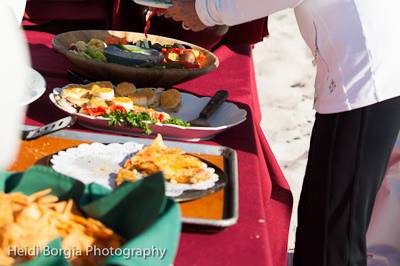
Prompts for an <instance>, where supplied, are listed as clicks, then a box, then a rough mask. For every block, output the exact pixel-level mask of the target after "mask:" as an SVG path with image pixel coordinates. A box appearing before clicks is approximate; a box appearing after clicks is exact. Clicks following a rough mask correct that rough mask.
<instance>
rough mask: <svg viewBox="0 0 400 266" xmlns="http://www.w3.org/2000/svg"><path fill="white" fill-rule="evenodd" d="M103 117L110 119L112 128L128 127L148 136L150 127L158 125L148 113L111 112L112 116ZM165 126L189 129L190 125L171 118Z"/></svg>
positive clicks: (109, 122) (165, 122)
mask: <svg viewBox="0 0 400 266" xmlns="http://www.w3.org/2000/svg"><path fill="white" fill-rule="evenodd" d="M103 117H105V118H108V119H109V120H108V124H109V125H110V126H121V125H126V126H129V127H134V128H140V129H142V130H143V133H144V134H146V135H150V134H151V129H150V125H154V124H156V123H157V121H155V120H154V119H152V118H151V117H150V115H149V114H148V113H145V112H141V113H134V112H132V111H130V112H123V111H120V110H116V111H113V112H111V113H110V114H107V115H104V116H103ZM163 124H171V125H178V126H183V127H189V126H190V124H189V123H188V122H185V121H183V120H181V119H179V118H175V117H171V118H170V119H168V120H166V121H164V122H163Z"/></svg>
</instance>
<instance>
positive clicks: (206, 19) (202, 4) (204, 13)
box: [196, 0, 223, 27]
mask: <svg viewBox="0 0 400 266" xmlns="http://www.w3.org/2000/svg"><path fill="white" fill-rule="evenodd" d="M215 1H218V0H196V12H197V15H198V16H199V19H200V20H201V22H203V24H204V25H206V26H208V27H211V26H215V25H223V23H222V21H219V20H218V19H217V18H215V14H218V13H217V12H216V11H217V10H216V8H215Z"/></svg>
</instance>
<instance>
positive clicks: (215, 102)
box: [189, 90, 229, 127]
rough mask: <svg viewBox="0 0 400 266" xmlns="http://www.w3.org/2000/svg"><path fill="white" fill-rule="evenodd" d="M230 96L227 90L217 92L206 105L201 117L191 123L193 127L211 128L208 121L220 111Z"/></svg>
mask: <svg viewBox="0 0 400 266" xmlns="http://www.w3.org/2000/svg"><path fill="white" fill-rule="evenodd" d="M228 96H229V94H228V91H226V90H219V91H217V92H216V93H215V94H214V96H213V97H211V99H210V101H209V102H208V103H207V104H206V106H205V107H204V108H203V110H202V111H201V112H200V114H199V117H198V118H196V119H193V120H192V121H190V122H189V123H190V125H191V126H195V127H209V126H210V124H209V123H208V119H209V118H210V117H211V116H212V115H213V114H214V113H215V111H217V110H218V108H219V107H220V106H221V105H222V104H223V103H224V102H225V100H226V99H227V98H228Z"/></svg>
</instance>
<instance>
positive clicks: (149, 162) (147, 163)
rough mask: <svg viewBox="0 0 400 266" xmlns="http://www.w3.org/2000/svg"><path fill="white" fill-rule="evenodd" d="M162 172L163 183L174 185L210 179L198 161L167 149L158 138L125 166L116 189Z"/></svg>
mask: <svg viewBox="0 0 400 266" xmlns="http://www.w3.org/2000/svg"><path fill="white" fill-rule="evenodd" d="M160 171H162V172H163V174H164V177H165V179H166V180H167V181H168V182H170V183H173V184H195V183H198V182H201V181H205V180H207V179H209V178H210V177H211V176H212V174H210V172H209V171H207V165H206V164H205V163H203V162H202V161H201V160H200V159H199V158H197V157H195V156H192V155H189V154H187V153H185V152H184V151H183V150H181V149H179V148H169V147H167V146H166V145H165V144H164V142H163V139H162V137H161V135H157V137H156V138H155V140H154V141H153V142H152V143H151V144H150V145H149V146H147V147H145V148H144V149H143V150H141V151H139V152H138V153H136V154H135V155H134V156H133V157H132V158H130V159H129V160H127V161H126V162H125V165H124V167H123V168H122V169H120V170H119V172H118V176H117V178H116V180H115V183H116V185H117V186H119V185H121V184H122V183H123V182H124V181H135V180H137V179H138V178H139V177H141V176H148V175H151V174H154V173H157V172H160Z"/></svg>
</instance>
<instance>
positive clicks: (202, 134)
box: [49, 88, 247, 141]
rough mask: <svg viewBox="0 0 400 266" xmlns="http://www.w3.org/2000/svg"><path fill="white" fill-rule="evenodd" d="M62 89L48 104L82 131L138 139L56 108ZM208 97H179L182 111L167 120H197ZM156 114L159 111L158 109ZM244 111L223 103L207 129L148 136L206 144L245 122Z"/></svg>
mask: <svg viewBox="0 0 400 266" xmlns="http://www.w3.org/2000/svg"><path fill="white" fill-rule="evenodd" d="M61 91H62V88H55V89H54V90H53V93H51V94H50V95H49V97H50V100H51V101H52V102H53V103H54V104H55V105H56V106H57V107H58V108H60V109H61V110H63V111H64V112H66V113H68V114H75V115H76V116H77V118H78V120H77V121H78V123H79V124H81V125H82V126H84V127H87V128H90V129H94V130H99V131H105V132H112V133H119V134H125V135H133V136H138V135H142V133H141V131H140V130H139V129H136V128H130V127H126V126H117V127H111V126H109V125H108V120H107V119H106V118H102V117H98V118H96V117H91V116H89V115H85V114H78V113H73V112H71V111H68V110H66V109H64V108H63V107H62V106H60V105H59V104H58V103H57V102H56V100H55V98H54V96H55V95H58V94H60V93H61ZM209 100H210V97H197V96H195V95H193V94H190V93H182V107H181V109H180V111H179V112H178V113H171V114H170V115H171V116H174V117H177V118H180V119H182V120H184V121H191V120H193V119H195V118H197V117H198V114H199V113H200V111H201V110H202V109H203V108H204V107H205V106H206V104H207V103H208V101H209ZM160 111H162V110H161V109H160ZM246 116H247V112H246V110H243V109H240V108H238V107H237V106H236V105H235V104H233V103H229V102H225V103H223V104H222V106H221V107H220V108H219V109H218V110H217V111H216V112H215V113H214V114H213V115H212V116H211V117H210V119H209V120H208V121H209V123H210V127H182V126H176V125H165V124H164V125H163V124H156V125H151V126H150V128H151V130H152V134H153V135H156V134H158V133H159V134H161V135H162V136H163V137H164V138H168V139H177V140H187V141H199V140H206V139H210V138H212V137H214V136H215V135H216V134H218V133H221V132H223V131H225V130H227V129H228V128H231V127H233V126H236V125H238V124H240V123H242V122H243V121H245V120H246Z"/></svg>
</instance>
